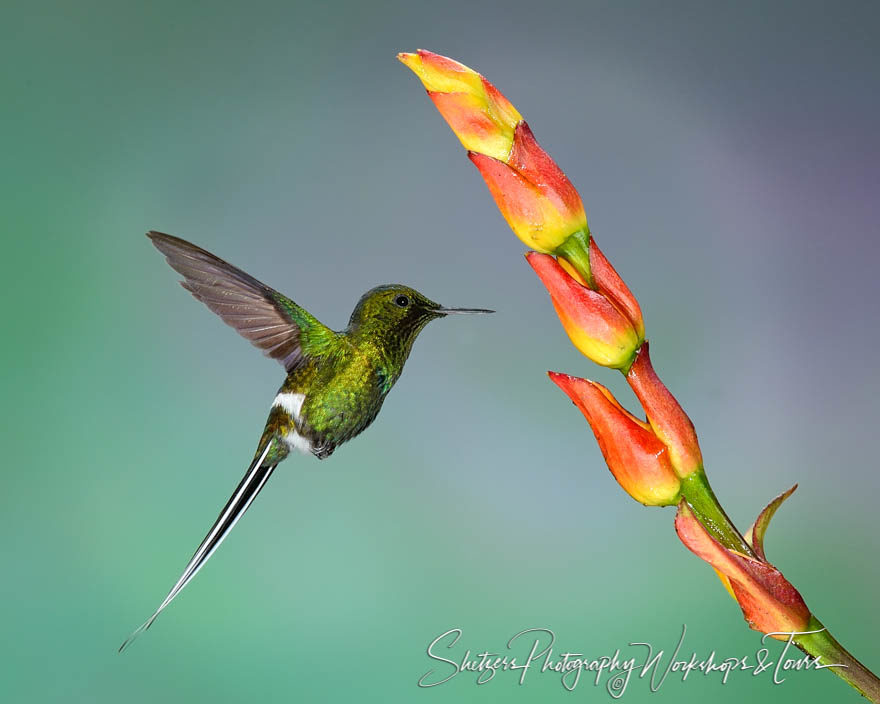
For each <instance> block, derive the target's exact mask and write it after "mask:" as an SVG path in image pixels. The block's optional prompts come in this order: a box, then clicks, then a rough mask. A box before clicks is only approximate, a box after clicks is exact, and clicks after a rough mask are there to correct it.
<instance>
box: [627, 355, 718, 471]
mask: <svg viewBox="0 0 880 704" xmlns="http://www.w3.org/2000/svg"><path fill="white" fill-rule="evenodd" d="M626 380H627V382H629V385H630V387H632V390H633V391H635V394H636V396H638V398H639V401H640V402H641V404H642V408H644V409H645V414H646V415H647V416H648V422H649V423H650V424H651V427H652V428H653V429H654V432H655V433H656V434H657V437H659V438H660V439H661V440H662V441H663V443H664V444H665V445H666V446H667V447H668V448H669V456H670V458H671V459H672V466H673V467H675V471H676V473H677V474H678V476H679V477H682V478H684V477H688V476H690V475H691V474H694V473H695V472H699V471H702V469H703V456H702V453H701V452H700V445H699V443H698V442H697V433H696V431H695V430H694V424H693V423H691V419H690V418H688V416H687V414H686V413H685V412H684V409H683V408H682V407H681V406H680V405H679V403H678V401H676V400H675V396H673V395H672V394H671V393H670V392H669V389H667V388H666V386H665V385H664V384H663V382H662V381H660V377H658V376H657V373H656V372H655V371H654V367H652V366H651V358H650V357H649V356H648V343H647V342H645V344H643V345H642V346H641V348H640V349H639V352H638V355H637V356H636V359H635V361H634V362H633V364H632V367H630V369H629V371H628V372H627V375H626Z"/></svg>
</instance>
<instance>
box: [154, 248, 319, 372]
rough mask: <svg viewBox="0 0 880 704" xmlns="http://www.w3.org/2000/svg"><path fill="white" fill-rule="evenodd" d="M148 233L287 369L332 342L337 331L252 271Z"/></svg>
mask: <svg viewBox="0 0 880 704" xmlns="http://www.w3.org/2000/svg"><path fill="white" fill-rule="evenodd" d="M147 236H148V237H149V238H150V239H151V240H152V241H153V244H154V245H155V246H156V248H157V249H158V250H159V251H160V252H162V254H164V255H165V258H166V259H167V260H168V263H169V264H170V265H171V267H172V268H173V269H174V270H176V271H177V272H178V273H180V274H181V275H182V276H183V277H184V280H183V281H181V284H182V285H183V287H184V288H185V289H187V290H188V291H189V292H190V293H192V295H193V296H195V297H196V298H197V299H198V300H200V301H201V302H202V303H204V304H205V305H206V306H208V308H210V309H211V310H212V311H214V312H215V313H216V314H217V315H219V316H220V317H221V318H222V319H223V321H224V322H225V323H227V324H228V325H231V326H232V327H234V328H235V329H236V330H238V332H239V333H240V334H241V335H242V336H244V337H246V338H247V339H248V340H250V341H251V342H252V343H253V344H254V345H256V346H257V347H259V348H261V349H262V350H263V351H264V352H265V354H266V355H268V356H269V357H272V358H273V359H277V360H278V361H279V362H280V363H281V364H282V365H283V366H284V368H285V369H287V371H288V372H289V371H291V370H292V369H295V368H296V367H297V366H299V365H300V364H301V363H302V362H303V360H304V359H306V358H308V357H313V356H320V355H322V354H323V353H325V352H326V351H327V350H328V349H329V348H330V347H331V346H332V343H333V340H334V339H335V338H336V333H334V332H333V331H332V330H330V328H328V327H327V326H325V325H324V324H323V323H321V322H320V321H319V320H318V319H317V318H315V317H314V316H313V315H311V314H310V313H309V312H308V311H306V310H305V309H304V308H302V307H300V306H298V305H297V304H296V303H294V302H293V301H291V300H290V299H289V298H287V297H285V296H283V295H282V294H280V293H278V291H275V290H274V289H272V288H270V287H269V286H266V285H265V284H263V283H261V282H260V281H257V279H255V278H254V277H253V276H251V275H250V274H247V273H245V272H244V271H242V270H241V269H239V268H237V267H234V266H232V264H229V263H227V262H225V261H223V260H222V259H220V258H219V257H215V256H214V255H213V254H211V253H210V252H207V251H205V250H204V249H202V248H201V247H197V246H196V245H194V244H191V243H189V242H187V241H186V240H182V239H180V238H179V237H173V236H172V235H166V234H163V233H161V232H148V233H147Z"/></svg>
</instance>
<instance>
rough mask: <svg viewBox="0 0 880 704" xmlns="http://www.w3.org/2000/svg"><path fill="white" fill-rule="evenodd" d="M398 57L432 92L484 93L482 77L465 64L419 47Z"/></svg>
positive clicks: (426, 88)
mask: <svg viewBox="0 0 880 704" xmlns="http://www.w3.org/2000/svg"><path fill="white" fill-rule="evenodd" d="M397 58H398V59H400V61H401V62H402V63H403V64H404V65H406V66H407V67H408V68H409V69H410V70H411V71H412V72H413V73H415V74H416V75H417V76H418V77H419V80H421V82H422V84H423V85H424V86H425V90H427V91H429V92H431V93H471V94H475V95H481V94H483V81H482V77H481V76H480V74H479V73H477V72H476V71H474V70H472V69H470V68H468V67H467V66H465V65H464V64H460V63H458V61H453V60H452V59H449V58H447V57H445V56H440V54H435V53H433V52H431V51H425V50H424V49H419V50H418V51H416V53H415V54H412V53H406V52H404V53H400V54H398V55H397Z"/></svg>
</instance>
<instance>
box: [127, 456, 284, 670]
mask: <svg viewBox="0 0 880 704" xmlns="http://www.w3.org/2000/svg"><path fill="white" fill-rule="evenodd" d="M265 443H266V446H265V447H264V448H263V449H262V451H261V452H260V454H259V456H258V457H257V458H256V459H254V461H253V464H251V466H250V467H248V471H247V472H246V473H245V475H244V478H243V479H242V480H241V482H240V483H239V485H238V487H236V489H235V492H234V493H233V494H232V496H231V497H230V498H229V501H227V502H226V505H225V506H224V507H223V510H222V511H221V512H220V515H219V516H217V520H216V521H215V522H214V525H213V526H211V530H210V531H208V534H207V535H206V536H205V539H204V540H202V542H201V544H200V545H199V547H198V549H197V550H196V551H195V553H193V556H192V558H190V561H189V562H188V563H187V565H186V568H185V569H184V570H183V574H181V575H180V578H179V579H178V580H177V582H176V583H175V585H174V586H173V587H172V588H171V591H170V592H168V596H166V597H165V599H164V600H163V601H162V603H161V604H159V608H157V609H156V610H155V611H154V612H153V615H152V616H150V618H148V619H147V620H146V621H144V623H142V624H141V625H140V626H138V628H137V629H136V630H135V631H134V632H133V633H132V634H131V635H130V636H129V637H128V638H126V639H125V642H124V643H123V644H122V645H121V646H119V652H120V653H121V652H122V651H123V650H124V649H125V648H126V646H128V645H129V644H130V643H131V642H132V641H133V640H134V639H135V638H137V637H138V636H139V635H140V634H141V633H143V632H144V631H146V630H147V629H148V628H149V627H150V626H152V625H153V621H155V620H156V618H157V617H158V616H159V614H160V613H162V611H163V610H164V609H165V607H166V606H168V605H169V604H170V603H171V602H172V601H174V598H175V597H176V596H177V595H178V594H180V592H181V591H183V588H184V587H185V586H186V585H187V584H189V583H190V582H191V581H192V579H193V577H195V576H196V574H197V573H198V571H199V570H200V569H202V567H203V566H204V564H205V563H206V562H207V561H208V558H210V557H211V555H213V554H214V551H215V550H216V549H217V548H218V547H219V546H220V543H222V542H223V540H224V539H225V538H226V536H227V535H228V534H229V531H230V530H232V528H233V527H234V526H235V524H236V523H238V519H240V518H241V517H242V516H243V515H244V512H245V511H247V510H248V507H249V506H250V505H251V503H252V502H253V500H254V499H255V498H257V494H259V493H260V490H261V489H262V488H263V487H264V486H265V485H266V482H267V481H268V479H269V477H270V476H271V475H272V471H273V470H274V469H275V467H277V466H278V465H277V464H269V465H264V464H263V462H264V461H265V459H266V456H267V455H268V454H269V449H270V448H271V447H272V440H271V439H268V440H265Z"/></svg>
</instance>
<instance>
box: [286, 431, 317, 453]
mask: <svg viewBox="0 0 880 704" xmlns="http://www.w3.org/2000/svg"><path fill="white" fill-rule="evenodd" d="M284 442H285V444H286V445H287V446H288V447H289V448H290V449H291V450H299V451H300V452H302V453H304V454H306V455H310V454H312V443H310V442H309V440H308V438H304V437H303V436H302V435H300V434H299V433H298V432H296V431H295V430H291V431H290V432H289V433H288V434H287V435H285V436H284Z"/></svg>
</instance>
